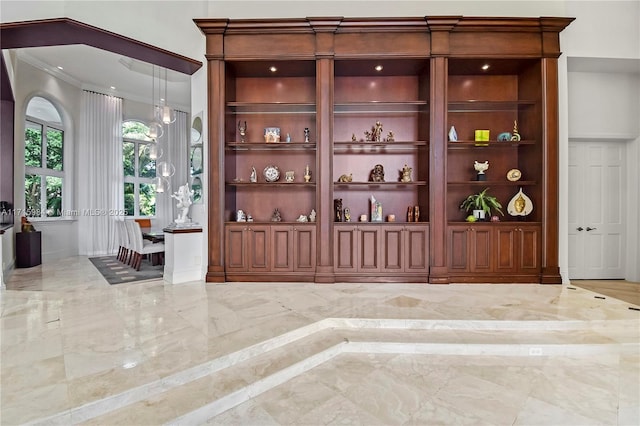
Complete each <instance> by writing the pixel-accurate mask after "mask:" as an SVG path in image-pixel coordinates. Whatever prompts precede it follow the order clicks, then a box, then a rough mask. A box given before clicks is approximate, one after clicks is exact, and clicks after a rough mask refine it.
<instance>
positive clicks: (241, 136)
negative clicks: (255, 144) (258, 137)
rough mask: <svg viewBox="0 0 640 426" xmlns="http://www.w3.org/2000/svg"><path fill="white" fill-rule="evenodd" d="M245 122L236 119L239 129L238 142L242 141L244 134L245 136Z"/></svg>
mask: <svg viewBox="0 0 640 426" xmlns="http://www.w3.org/2000/svg"><path fill="white" fill-rule="evenodd" d="M247 129H248V127H247V122H246V121H245V122H244V125H242V121H238V130H239V131H240V142H244V138H245V136H247Z"/></svg>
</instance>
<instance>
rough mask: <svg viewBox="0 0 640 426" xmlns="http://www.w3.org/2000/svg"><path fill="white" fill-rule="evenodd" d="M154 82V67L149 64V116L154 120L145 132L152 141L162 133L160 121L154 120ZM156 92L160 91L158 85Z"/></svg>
mask: <svg viewBox="0 0 640 426" xmlns="http://www.w3.org/2000/svg"><path fill="white" fill-rule="evenodd" d="M158 78H159V76H158ZM155 83H156V67H155V65H151V116H152V117H153V119H154V121H152V122H151V123H150V124H149V132H148V133H146V136H147V137H148V138H149V139H153V140H154V143H155V142H156V141H157V140H158V138H160V137H162V135H163V134H164V129H163V128H162V122H158V121H157V120H156V109H157V107H156V106H155V104H156V103H155V96H156V91H155V88H156V87H155ZM158 93H160V88H159V87H158Z"/></svg>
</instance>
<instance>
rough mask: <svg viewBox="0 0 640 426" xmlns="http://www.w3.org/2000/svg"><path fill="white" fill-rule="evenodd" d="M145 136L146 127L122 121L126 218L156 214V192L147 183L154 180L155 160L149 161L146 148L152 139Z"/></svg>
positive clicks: (134, 122)
mask: <svg viewBox="0 0 640 426" xmlns="http://www.w3.org/2000/svg"><path fill="white" fill-rule="evenodd" d="M148 132H149V127H148V126H146V125H145V124H144V123H141V122H137V121H125V122H124V123H123V124H122V135H123V138H124V139H127V140H123V145H122V171H123V174H124V177H125V183H124V209H125V212H126V215H127V216H135V215H136V214H137V215H139V216H155V214H156V189H155V185H153V184H152V183H151V180H152V179H153V178H155V177H156V160H152V159H151V158H150V157H149V152H148V150H147V146H148V145H149V142H152V139H149V138H148V137H147V136H146V133H148ZM136 197H137V199H136ZM136 210H137V211H136Z"/></svg>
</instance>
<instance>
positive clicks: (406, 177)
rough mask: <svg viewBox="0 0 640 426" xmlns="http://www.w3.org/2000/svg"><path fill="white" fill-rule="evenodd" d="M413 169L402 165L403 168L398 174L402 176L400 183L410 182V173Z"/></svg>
mask: <svg viewBox="0 0 640 426" xmlns="http://www.w3.org/2000/svg"><path fill="white" fill-rule="evenodd" d="M412 170H413V169H412V168H411V167H409V166H407V165H406V164H405V165H404V167H403V168H402V170H401V171H400V173H401V174H402V177H401V178H400V182H404V183H407V182H411V171H412Z"/></svg>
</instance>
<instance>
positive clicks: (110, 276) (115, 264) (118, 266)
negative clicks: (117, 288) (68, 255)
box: [89, 256, 164, 284]
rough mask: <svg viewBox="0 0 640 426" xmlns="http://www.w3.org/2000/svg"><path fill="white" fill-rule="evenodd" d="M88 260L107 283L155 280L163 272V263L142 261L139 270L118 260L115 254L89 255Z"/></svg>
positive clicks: (160, 277)
mask: <svg viewBox="0 0 640 426" xmlns="http://www.w3.org/2000/svg"><path fill="white" fill-rule="evenodd" d="M89 260H90V261H91V263H93V266H95V267H96V269H98V271H100V273H101V274H102V276H103V277H104V279H105V280H107V282H108V283H109V284H122V283H131V282H140V281H149V280H157V279H162V276H163V274H164V265H157V266H153V265H151V263H150V262H149V261H148V260H143V261H142V264H141V265H140V270H139V271H136V270H135V269H133V268H132V267H131V266H129V265H126V264H124V263H122V262H120V261H119V260H118V259H116V256H101V257H91V258H89Z"/></svg>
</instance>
